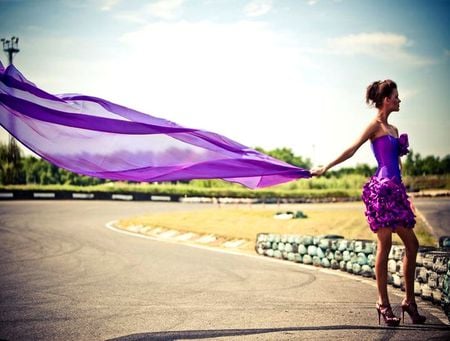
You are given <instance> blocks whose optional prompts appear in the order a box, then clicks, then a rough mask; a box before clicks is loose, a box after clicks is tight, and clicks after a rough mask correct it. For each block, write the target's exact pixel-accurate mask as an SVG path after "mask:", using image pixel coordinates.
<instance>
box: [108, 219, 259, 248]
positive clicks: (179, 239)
mask: <svg viewBox="0 0 450 341" xmlns="http://www.w3.org/2000/svg"><path fill="white" fill-rule="evenodd" d="M107 227H109V228H111V229H114V230H119V231H124V232H125V231H126V232H128V233H131V234H138V235H143V236H146V237H149V238H150V239H153V240H159V241H171V242H174V243H183V244H190V245H203V246H209V247H215V248H223V249H230V250H236V249H239V250H242V251H245V250H247V251H249V250H252V249H253V242H252V241H250V240H247V239H230V238H227V237H224V236H219V235H215V234H203V235H201V234H197V233H193V232H187V231H178V230H174V229H166V228H161V227H149V226H144V225H130V226H120V225H118V224H117V221H112V222H109V223H107Z"/></svg>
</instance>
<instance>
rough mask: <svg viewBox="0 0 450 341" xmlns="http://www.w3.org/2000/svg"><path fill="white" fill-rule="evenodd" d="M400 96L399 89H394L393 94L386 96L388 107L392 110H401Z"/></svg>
mask: <svg viewBox="0 0 450 341" xmlns="http://www.w3.org/2000/svg"><path fill="white" fill-rule="evenodd" d="M400 102H401V100H400V98H399V97H398V91H397V89H394V90H393V91H392V94H391V96H389V97H387V98H386V102H385V103H386V104H387V105H388V109H389V110H390V111H399V110H400Z"/></svg>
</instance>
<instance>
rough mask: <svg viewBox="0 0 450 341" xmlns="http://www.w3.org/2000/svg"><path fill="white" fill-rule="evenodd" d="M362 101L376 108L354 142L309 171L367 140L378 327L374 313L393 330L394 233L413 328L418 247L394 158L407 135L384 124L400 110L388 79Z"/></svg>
mask: <svg viewBox="0 0 450 341" xmlns="http://www.w3.org/2000/svg"><path fill="white" fill-rule="evenodd" d="M366 102H367V103H368V104H371V105H374V106H375V107H376V108H377V109H378V114H377V116H376V117H375V118H374V119H373V120H372V121H371V122H370V123H369V125H368V126H367V128H366V129H365V130H364V132H363V133H362V135H361V136H360V137H359V138H358V139H357V140H356V142H355V143H354V144H353V145H352V146H350V148H348V149H347V150H345V151H344V152H343V153H342V154H341V155H340V156H339V157H338V158H337V159H336V160H334V161H332V162H330V163H329V164H328V165H327V166H325V167H321V168H318V169H313V170H312V171H311V173H312V175H313V176H320V175H322V174H324V173H325V172H326V171H327V170H328V169H330V168H331V167H333V166H335V165H337V164H339V163H341V162H343V161H345V160H347V159H349V158H350V157H352V156H353V154H355V152H356V151H357V150H358V148H359V147H361V145H362V144H364V143H365V142H366V141H367V140H370V141H371V143H372V150H373V152H374V154H375V158H376V159H377V162H378V169H377V171H376V173H375V175H374V176H373V177H372V178H371V179H370V180H369V181H368V182H367V183H366V184H365V185H364V188H363V194H362V199H363V201H364V203H365V205H366V212H365V214H366V217H367V221H368V223H369V226H370V228H371V230H372V231H373V232H374V233H376V234H377V239H378V246H377V256H376V264H375V273H376V280H377V288H378V301H377V303H376V309H377V311H378V323H380V315H381V316H382V317H383V319H384V321H385V323H386V324H387V325H389V326H398V325H399V323H400V318H398V317H397V316H395V315H394V313H393V311H392V308H391V305H390V303H389V297H388V292H387V263H388V255H389V251H390V249H391V246H392V233H393V232H396V233H397V234H398V235H399V237H400V238H401V240H402V241H403V243H404V244H405V256H404V259H403V269H404V278H405V291H406V297H405V299H404V300H403V302H402V314H403V320H404V315H405V312H407V313H408V314H409V316H410V317H411V320H412V322H413V323H414V324H421V323H424V322H425V319H426V318H425V316H422V315H420V314H419V312H418V311H417V305H416V302H415V296H414V273H415V268H416V255H417V249H418V247H419V243H418V241H417V238H416V235H415V233H414V230H413V229H412V228H413V227H414V225H415V219H414V214H413V211H412V209H411V204H410V202H409V200H408V196H407V195H406V189H405V187H404V185H403V183H402V180H401V174H400V166H401V165H400V156H402V155H405V154H406V153H408V137H407V135H406V134H402V135H401V136H398V130H397V128H396V127H394V126H393V125H391V124H389V123H388V118H389V115H390V114H391V113H392V112H394V111H399V110H400V102H401V101H400V99H399V97H398V91H397V85H396V84H395V82H393V81H392V80H385V81H382V82H381V81H377V82H374V83H372V84H371V85H369V86H368V88H367V93H366Z"/></svg>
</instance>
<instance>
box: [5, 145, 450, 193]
mask: <svg viewBox="0 0 450 341" xmlns="http://www.w3.org/2000/svg"><path fill="white" fill-rule="evenodd" d="M256 150H258V151H260V152H263V153H265V154H267V155H270V156H272V157H274V158H277V159H279V160H282V161H285V162H287V163H289V164H292V165H294V166H298V167H301V168H306V169H310V168H311V166H312V163H311V160H310V159H309V158H303V157H301V156H299V155H295V154H294V152H293V151H292V149H290V148H286V147H284V148H276V149H273V150H264V149H262V148H260V147H257V148H256ZM375 169H376V167H371V166H369V165H367V164H360V165H357V166H356V167H343V168H340V169H338V170H332V171H329V172H327V173H326V175H325V176H326V177H328V178H330V177H337V178H340V177H343V176H346V175H349V174H359V175H364V176H366V177H369V176H371V175H372V174H373V173H374V172H375ZM403 174H404V175H411V176H418V175H442V174H450V154H449V155H446V156H445V157H443V158H439V157H438V156H432V155H430V156H425V157H422V156H421V155H420V154H419V153H414V152H413V151H411V152H410V153H409V154H408V156H407V158H406V160H405V161H404V162H403ZM106 181H108V180H105V179H99V178H93V177H89V176H85V175H80V174H76V173H72V172H70V171H67V170H65V169H62V168H59V167H57V166H55V165H52V164H50V163H49V162H47V161H45V160H43V159H38V158H35V157H33V156H23V153H22V151H21V150H20V148H19V147H18V145H17V143H16V142H15V141H14V140H12V143H9V144H4V143H0V184H1V185H11V184H39V185H51V184H67V185H77V186H88V185H98V184H102V183H105V182H106ZM130 183H132V181H130Z"/></svg>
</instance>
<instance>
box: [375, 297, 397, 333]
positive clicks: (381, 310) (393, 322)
mask: <svg viewBox="0 0 450 341" xmlns="http://www.w3.org/2000/svg"><path fill="white" fill-rule="evenodd" d="M376 308H377V312H378V324H380V323H381V319H380V317H381V316H383V320H384V323H386V324H387V325H388V326H390V327H397V326H398V325H399V324H400V318H399V317H397V316H395V315H394V313H393V312H392V308H391V305H390V304H387V305H381V304H379V303H378V302H377V305H376Z"/></svg>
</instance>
